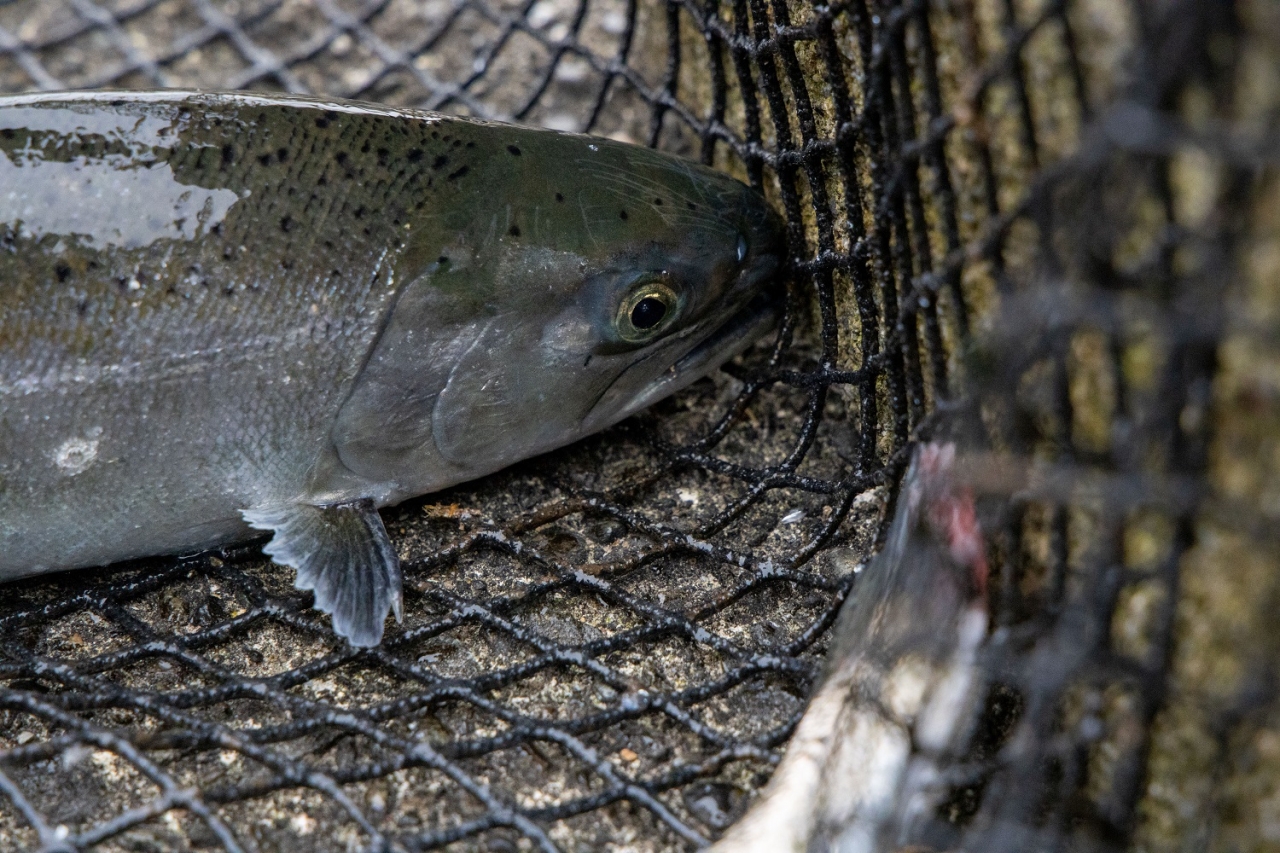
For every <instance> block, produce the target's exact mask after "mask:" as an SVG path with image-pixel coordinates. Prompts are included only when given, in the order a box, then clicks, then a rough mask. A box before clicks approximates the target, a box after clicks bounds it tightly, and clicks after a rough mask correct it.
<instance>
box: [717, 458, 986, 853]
mask: <svg viewBox="0 0 1280 853" xmlns="http://www.w3.org/2000/svg"><path fill="white" fill-rule="evenodd" d="M956 457H957V453H956V445H955V444H953V443H949V442H947V443H943V442H930V443H925V444H920V445H917V446H916V447H915V448H914V450H913V453H912V457H911V461H910V463H909V465H908V467H907V471H906V473H905V474H904V475H903V478H902V483H901V485H900V486H899V490H898V499H897V508H896V511H895V513H894V516H893V519H892V520H891V522H890V524H889V530H888V532H887V533H886V536H885V544H884V547H883V548H882V549H881V550H880V552H879V553H878V554H876V555H875V557H873V558H872V559H871V560H870V561H869V562H868V563H866V564H865V565H864V566H862V567H861V569H860V571H859V573H858V580H857V582H856V583H855V584H854V587H853V591H852V593H851V594H850V596H849V598H847V599H846V600H845V602H844V604H843V605H842V606H841V608H840V614H839V616H838V617H837V618H836V623H835V626H834V627H833V629H832V643H831V648H830V650H829V652H828V654H827V659H826V664H825V667H824V669H825V672H824V675H823V678H822V681H821V683H820V684H819V686H818V688H817V690H815V691H814V695H813V698H812V699H811V700H810V702H809V706H808V708H807V709H806V710H805V712H804V714H803V716H802V717H801V718H800V721H799V723H798V724H797V725H796V730H795V734H794V735H792V737H791V741H790V743H789V744H788V745H787V751H786V754H785V755H784V756H783V758H782V760H781V762H780V763H779V765H778V769H777V770H776V771H775V772H774V774H773V777H772V778H771V779H770V780H769V784H768V785H767V786H766V788H765V790H764V791H763V792H762V794H761V795H760V798H759V800H757V802H756V803H755V804H754V805H753V806H752V807H751V808H750V809H749V810H748V811H747V813H746V814H745V815H744V816H743V817H742V818H741V819H740V820H739V821H737V822H736V823H735V824H734V825H733V826H732V827H730V828H729V830H728V832H726V833H725V835H724V836H723V837H722V838H721V839H720V840H719V841H718V842H716V843H715V844H714V845H712V846H711V847H710V851H711V853H827V851H832V853H835V851H839V853H877V851H885V853H888V851H903V852H904V853H905V851H921V853H923V851H926V850H935V849H941V850H950V849H954V848H953V846H952V845H950V844H947V843H942V844H937V843H935V842H936V841H937V839H935V838H931V837H930V836H929V832H930V831H932V830H933V829H935V828H936V827H934V826H933V825H932V823H931V822H930V821H931V818H933V817H934V815H935V814H936V812H937V811H938V808H939V806H940V805H941V803H942V802H943V800H944V798H945V796H946V795H947V794H948V792H949V790H950V788H949V779H950V776H951V775H953V774H949V772H948V771H949V770H950V769H951V768H952V767H954V766H955V765H957V764H959V763H960V761H959V759H960V758H962V757H963V753H964V749H965V747H966V745H967V744H968V742H969V739H970V736H971V734H972V732H973V730H974V727H975V725H976V723H977V719H978V716H979V714H980V712H981V710H982V707H983V700H984V698H985V696H986V690H987V687H988V684H987V680H988V677H987V676H986V675H985V674H984V670H983V668H982V665H981V663H982V660H981V652H982V648H983V644H984V642H985V640H986V638H987V632H988V630H989V622H990V619H989V615H988V607H987V584H988V571H989V570H988V565H987V558H986V542H985V539H984V536H983V531H982V525H981V524H980V522H979V520H978V514H977V510H976V503H975V499H974V494H973V490H972V489H971V487H970V486H968V485H967V483H966V481H965V480H964V479H962V477H961V476H960V475H959V473H958V469H959V468H960V467H961V466H960V465H959V464H958V463H957V458H956ZM839 556H844V557H846V558H847V557H848V555H839Z"/></svg>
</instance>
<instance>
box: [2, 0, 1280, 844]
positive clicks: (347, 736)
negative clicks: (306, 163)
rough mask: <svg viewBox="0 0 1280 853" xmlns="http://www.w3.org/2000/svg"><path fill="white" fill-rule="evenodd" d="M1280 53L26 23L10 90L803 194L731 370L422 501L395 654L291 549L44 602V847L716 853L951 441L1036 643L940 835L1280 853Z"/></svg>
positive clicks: (987, 720)
mask: <svg viewBox="0 0 1280 853" xmlns="http://www.w3.org/2000/svg"><path fill="white" fill-rule="evenodd" d="M1277 33H1280V11H1277V10H1276V9H1275V8H1274V7H1273V6H1272V5H1271V4H1268V3H1267V2H1265V0H1254V2H1244V0H1241V2H1238V3H1235V4H1231V3H1226V2H1217V0H1144V1H1143V2H1139V0H1134V2H1129V3H1121V2H1113V0H928V2H926V0H906V1H905V2H883V3H878V2H873V0H850V2H839V3H832V4H826V5H824V4H804V3H795V2H787V0H671V1H670V2H648V0H536V2H534V0H520V2H491V1H490V0H424V2H416V1H415V0H368V2H356V0H311V1H310V2H303V1H302V0H296V2H284V1H283V0H163V1H162V2H155V0H115V1H114V2H105V0H103V2H91V0H54V2H49V0H16V2H0V90H3V91H7V92H17V91H24V90H30V89H54V88H91V87H146V88H151V87H170V86H172V87H200V88H208V89H234V88H254V89H264V90H281V91H290V92H310V93H317V94H326V95H334V96H342V97H352V98H360V99H366V100H373V101H382V102H388V103H394V104H406V105H415V106H422V107H426V108H430V109H437V110H443V111H450V112H459V113H464V114H469V115H476V116H482V117H486V118H496V119H504V120H514V121H520V122H528V123H533V124H539V125H543V126H548V127H553V128H557V129H561V130H572V131H581V132H590V133H596V134H602V135H607V136H612V137H614V138H618V139H623V140H626V141H631V142H636V143H640V144H648V145H656V146H659V147H661V148H664V149H666V150H669V151H672V152H675V153H680V154H684V155H686V156H690V157H693V158H696V159H701V160H702V161H704V162H707V163H710V164H713V165H715V166H717V167H719V168H722V169H725V170H727V171H729V172H732V173H734V174H736V175H738V176H739V177H741V178H742V179H744V180H746V181H748V182H750V183H751V184H752V185H753V186H755V187H756V188H757V189H759V190H761V191H762V192H763V193H765V195H766V196H767V197H768V198H769V199H770V200H771V201H772V202H773V203H774V204H775V205H776V206H777V208H778V209H779V210H780V211H782V212H783V213H784V214H785V216H786V219H787V222H788V225H789V229H788V234H789V242H790V250H791V258H792V261H791V264H790V267H789V270H788V278H789V291H790V310H789V312H788V317H787V319H786V320H785V321H784V323H783V326H782V328H781V329H780V330H779V332H778V333H777V335H776V336H775V337H774V338H773V339H771V340H770V341H766V342H764V343H762V345H760V346H758V347H757V348H756V349H755V350H753V351H752V352H750V353H748V354H747V355H746V356H745V357H744V358H742V359H740V360H739V361H737V362H735V363H734V364H732V365H730V366H729V367H728V368H726V369H725V370H724V371H723V372H721V373H719V374H717V375H716V376H714V377H711V378H709V379H706V380H703V381H702V382H700V383H698V384H697V385H695V386H694V387H692V388H691V389H689V390H688V391H686V392H683V393H682V394H680V395H677V396H676V397H675V398H673V399H671V400H668V401H665V402H663V403H661V404H659V405H658V406H656V407H655V408H654V409H653V410H652V411H651V412H649V413H646V414H644V415H641V416H639V417H637V418H634V419H632V420H630V421H628V422H626V423H624V424H622V425H620V426H619V427H617V428H615V429H613V430H610V431H609V432H607V433H605V434H603V435H601V436H598V437H596V438H593V439H590V440H588V441H586V442H583V443H581V444H579V445H576V446H574V447H572V448H569V449H567V450H565V451H561V452H557V453H554V454H550V455H549V456H546V457H542V458H539V459H536V460H533V461H530V462H527V463H523V464H521V465H518V466H515V467H514V468H512V469H510V470H508V471H506V472H503V473H501V474H498V475H496V476H493V477H490V478H487V479H486V480H484V481H481V482H478V483H475V484H471V485H467V486H463V487H459V488H454V489H450V490H448V491H446V492H442V493H438V494H435V495H430V496H427V497H426V498H423V499H420V500H416V501H411V502H409V503H406V504H404V505H402V506H400V507H398V508H395V509H393V510H389V511H387V512H385V513H384V518H385V519H386V522H387V526H388V529H389V531H390V533H391V535H392V539H393V541H394V542H395V544H396V546H397V548H398V550H399V552H400V556H401V559H402V561H403V563H404V573H405V609H406V619H405V623H404V625H403V626H398V627H394V628H392V629H391V630H390V631H389V633H388V635H387V639H386V641H385V642H384V643H383V644H382V645H381V646H380V647H378V648H376V649H372V650H353V649H351V648H350V647H348V646H346V645H345V644H344V643H343V642H341V641H340V640H339V639H338V638H337V637H336V636H334V635H333V633H332V632H331V631H330V629H329V626H328V620H327V619H326V618H324V617H323V616H322V615H321V614H318V613H316V612H314V611H313V610H312V609H311V608H310V599H309V597H308V596H306V595H303V594H301V593H298V592H296V591H294V590H293V588H292V572H291V571H289V570H284V569H281V568H279V567H276V566H272V565H271V564H270V563H268V562H267V561H265V560H264V559H263V557H262V556H261V552H260V550H259V549H258V548H257V547H256V546H249V547H244V548H236V549H229V550H227V551H224V552H220V553H215V554H209V555H205V556H202V557H199V558H195V559H188V560H181V561H179V560H174V559H155V560H147V561H141V562H138V563H134V564H130V565H126V566H121V567H117V568H115V569H113V570H110V571H107V570H90V571H81V572H76V573H69V574H65V575H61V576H56V577H50V578H45V579H39V580H37V581H32V582H24V583H20V584H9V585H6V586H5V587H3V588H2V589H0V848H3V849H16V850H26V849H47V850H63V849H67V850H175V849H221V850H285V849H289V850H292V849H308V850H348V849H366V848H374V849H378V848H382V849H406V850H418V849H439V848H449V849H458V850H463V849H477V850H493V851H502V850H524V849H545V850H551V849H565V850H597V849H617V850H667V849H681V848H687V847H696V846H698V845H701V844H704V843H705V842H707V841H708V840H710V839H713V838H715V837H717V836H718V835H719V834H721V833H722V832H723V831H724V830H725V828H726V827H728V826H729V825H730V824H731V823H732V821H733V820H735V819H736V818H737V817H738V816H740V815H741V814H742V813H743V811H744V810H745V809H746V808H747V806H748V805H749V803H750V801H751V800H752V798H753V797H754V796H755V794H756V792H758V791H759V789H760V788H761V787H762V786H763V785H764V784H765V782H766V781H767V780H768V778H769V775H770V773H771V770H772V768H773V766H774V765H775V764H776V762H777V760H778V758H779V756H780V755H781V753H782V751H783V750H784V749H785V746H786V743H787V739H788V737H789V735H790V733H791V732H792V731H793V729H794V727H795V725H796V722H797V720H798V719H799V717H800V714H801V713H802V712H803V710H804V705H805V700H806V697H807V696H808V694H809V691H810V690H811V688H812V687H813V685H814V683H815V681H816V679H817V678H818V677H819V674H820V671H821V660H822V656H823V653H824V652H825V650H826V645H827V641H828V633H829V629H830V626H831V624H832V622H833V620H834V618H835V615H836V612H837V611H838V609H839V607H840V604H841V603H842V601H843V600H844V598H845V597H846V596H847V595H848V594H849V593H850V591H851V590H853V591H854V592H855V594H856V588H857V584H856V578H857V573H856V571H855V568H856V567H857V565H858V564H859V563H860V562H861V561H863V560H865V559H866V558H867V557H868V556H869V555H870V554H871V553H872V552H873V550H874V547H875V542H876V538H877V535H878V534H879V532H880V531H881V528H882V527H883V522H884V519H885V518H886V517H887V513H886V510H887V508H888V507H889V506H890V505H891V504H892V501H893V486H894V484H895V483H896V479H897V476H898V474H899V473H900V472H901V470H902V468H903V466H904V465H905V463H906V460H907V458H908V452H909V443H910V442H911V441H912V440H914V439H917V438H922V437H929V436H932V435H934V434H935V433H938V434H948V435H955V436H958V437H960V438H961V439H962V446H964V447H966V448H967V449H969V450H970V451H971V453H972V457H973V458H974V459H977V460H978V464H975V465H972V466H971V469H972V470H974V471H976V472H977V473H975V474H974V475H973V476H974V479H975V481H976V484H977V486H978V487H979V488H980V490H982V491H983V493H984V494H985V495H987V496H988V498H990V499H992V500H994V501H995V502H996V503H997V504H999V506H1000V511H999V512H998V513H996V514H995V517H996V518H998V519H999V523H997V524H995V525H992V526H991V527H990V529H989V530H988V533H989V538H990V540H991V541H990V547H991V554H992V559H993V567H994V569H995V572H996V573H995V575H994V581H993V585H992V592H991V601H990V607H991V610H992V614H993V623H994V626H995V628H994V630H993V633H992V636H991V638H990V640H989V642H988V644H987V650H986V654H985V657H984V658H983V667H984V672H985V673H986V683H987V685H988V690H987V700H986V706H985V708H984V709H983V711H982V713H981V714H980V718H979V721H978V723H977V724H976V725H975V726H974V728H973V732H972V744H971V748H970V749H969V751H968V752H967V753H965V754H964V755H960V756H957V758H956V762H955V767H953V768H951V769H952V771H953V776H949V777H948V779H947V782H948V784H949V785H951V786H952V789H953V790H952V793H951V795H950V796H949V797H948V798H947V799H946V805H945V807H944V808H942V809H940V810H939V811H938V813H937V814H933V815H929V816H928V819H927V820H925V821H924V822H923V823H922V825H921V826H919V827H917V828H916V832H917V836H918V839H917V840H919V841H920V843H922V844H925V845H927V846H932V847H933V848H934V849H939V850H942V849H974V850H976V849H983V850H995V849H1007V850H1031V849H1045V850H1049V849H1054V850H1058V849H1094V848H1105V849H1120V848H1127V847H1130V846H1132V847H1136V848H1138V849H1183V848H1185V849H1197V850H1198V849H1207V848H1213V849H1268V848H1267V847H1266V845H1268V844H1269V845H1277V844H1280V770H1277V767H1278V766H1280V716H1278V714H1280V710H1278V707H1277V703H1276V701H1275V696H1274V691H1275V684H1276V679H1275V672H1274V665H1275V661H1276V660H1277V652H1278V651H1280V650H1278V649H1277V648H1276V644H1277V640H1276V639H1275V636H1276V635H1275V632H1274V631H1272V630H1269V628H1268V622H1267V620H1268V618H1269V617H1270V616H1271V614H1274V613H1275V612H1276V608H1277V604H1280V585H1278V584H1277V582H1276V571H1275V564H1276V563H1275V556H1276V550H1277V548H1276V545H1277V542H1276V536H1275V534H1274V532H1273V530H1274V524H1272V523H1271V520H1272V519H1273V518H1274V517H1275V515H1276V514H1277V510H1278V508H1280V492H1277V486H1276V484H1277V483H1280V477H1277V476H1276V467H1277V465H1278V464H1280V463H1278V462H1277V460H1280V453H1277V452H1276V447H1278V446H1280V406H1278V405H1277V403H1278V401H1280V390H1278V389H1280V380H1278V379H1277V378H1276V377H1277V376H1280V359H1278V358H1277V352H1276V350H1277V340H1276V332H1275V330H1276V328H1277V312H1278V311H1280V293H1278V292H1277V291H1276V287H1277V282H1280V222H1277V216H1280V194H1278V192H1277V186H1276V181H1275V174H1274V171H1275V170H1274V165H1275V162H1276V158H1277V154H1278V153H1280V152H1278V149H1277V143H1276V139H1277V136H1276V129H1277V128H1276V122H1277V116H1278V115H1280V113H1277V106H1280V72H1278V71H1277V68H1280V61H1278V60H1280V44H1278V43H1277V40H1278V39H1280V36H1277V35H1276V34H1277ZM0 287H2V283H0ZM2 298H3V297H2V293H0V310H2V308H3V303H2ZM0 357H3V353H2V352H0ZM1010 460H1013V462H1012V463H1011V462H1010ZM0 487H2V484H0Z"/></svg>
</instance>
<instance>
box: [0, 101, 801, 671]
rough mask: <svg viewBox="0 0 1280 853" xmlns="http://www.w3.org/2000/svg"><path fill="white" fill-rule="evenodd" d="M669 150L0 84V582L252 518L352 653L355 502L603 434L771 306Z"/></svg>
mask: <svg viewBox="0 0 1280 853" xmlns="http://www.w3.org/2000/svg"><path fill="white" fill-rule="evenodd" d="M781 253H782V239H781V228H780V225H779V222H778V220H777V218H776V216H775V215H774V214H773V213H772V212H771V211H770V209H769V208H768V206H767V205H766V203H765V202H764V200H763V199H762V198H761V197H760V196H758V195H757V194H755V193H754V192H752V191H751V190H750V189H749V188H747V187H745V186H743V185H742V184H740V183H738V182H737V181H734V180H733V179H731V178H729V177H727V176H725V175H722V174H720V173H717V172H714V171H712V170H710V169H706V168H703V167H701V166H698V165H696V164H694V163H691V162H688V161H685V160H682V159H678V158H675V157H671V156H666V155H663V154H660V153H657V152H654V151H651V150H648V149H643V148H638V147H635V146H628V145H623V144H620V143H615V142H611V141H608V140H604V139H596V138H591V137H584V136H576V135H570V134H560V133H554V132H550V131H543V130H535V129H528V128H519V127H511V126H505V125H500V124H494V123H489V122H482V121H474V120H468V119H462V118H455V117H448V116H442V115H436V114H432V113H426V112H420V111H413V110H398V109H391V108H387V107H381V106H375V105H371V104H359V103H351V102H329V101H321V100H312V99H305V98H294V97H276V96H271V97H267V96H262V95H253V94H210V93H198V92H180V91H159V92H142V93H139V92H93V93H51V94H38V95H25V96H17V97H7V98H0V580H3V579H11V578H18V577H23V576H27V575H35V574H39V573H42V572H51V571H57V570H61V569H70V568H75V567H82V566H95V565H102V564H107V563H112V562H115V561H119V560H124V559H128V558H133V557H140V556H146V555H154V554H168V553H182V552H194V551H197V550H202V549H206V548H210V547H213V546H217V545H221V544H224V543H228V542H234V541H237V540H242V539H245V538H246V537H250V536H252V535H254V532H253V531H254V530H265V531H271V532H272V533H273V536H272V538H271V541H270V542H269V543H268V544H267V546H266V549H265V550H266V552H267V553H268V554H269V555H271V556H272V557H273V558H274V559H275V560H276V561H277V562H279V563H282V564H284V565H288V566H292V567H293V568H295V569H297V573H298V574H297V585H298V587H299V588H301V589H310V590H314V592H315V599H316V606H317V607H319V608H320V609H322V610H324V611H325V612H328V613H331V614H332V616H333V624H334V627H335V629H336V630H337V631H338V632H339V633H340V634H342V635H343V636H345V637H347V638H348V639H349V640H350V641H351V642H352V643H353V644H354V645H357V646H370V645H375V644H377V643H378V642H380V640H381V637H382V634H383V628H384V623H385V620H386V616H387V614H388V612H389V611H391V610H394V611H395V613H396V616H397V618H399V617H400V609H401V605H400V601H401V598H400V585H401V578H400V568H399V563H398V561H397V558H396V554H395V551H394V549H393V547H392V545H391V543H390V541H389V540H388V538H387V533H386V530H385V529H384V527H383V524H382V521H381V519H380V517H379V515H378V512H377V508H378V507H383V506H387V505H390V504H395V503H397V502H399V501H402V500H404V499H406V498H409V497H413V496H416V495H421V494H424V493H427V492H431V491H434V490H437V489H441V488H444V487H446V486H449V485H452V484H454V483H458V482H461V481H465V480H470V479H473V478H476V477H479V476H481V475H484V474H487V473H490V472H492V471H495V470H497V469H499V468H502V467H503V466H505V465H508V464H510V463H512V462H515V461H517V460H520V459H525V458H528V457H530V456H533V455H535V454H538V453H542V452H544V451H547V450H550V449H552V448H555V447H559V446H562V445H565V444H567V443H569V442H572V441H574V440H576V439H578V438H580V437H582V436H585V435H588V434H590V433H593V432H596V431H598V430H601V429H603V428H605V427H607V426H609V425H611V424H613V423H616V422H617V421H619V420H621V419H622V418H625V417H627V416H628V415H630V414H632V413H633V412H636V411H637V410H639V409H641V408H643V407H645V406H648V405H649V404H650V403H653V402H654V401H656V400H658V399H660V398H662V397H664V396H666V395H668V394H670V393H671V392H673V391H675V390H676V389H678V388H681V387H682V386H685V385H687V384H688V383H689V382H691V381H693V380H694V379H696V378H698V377H699V376H702V375H704V374H705V373H706V372H707V371H709V370H711V369H712V368H714V367H715V366H717V365H719V364H720V363H722V362H723V361H724V360H726V359H727V358H729V357H730V356H732V355H734V354H735V353H737V352H740V351H741V350H742V349H744V348H745V347H746V346H747V345H748V344H749V343H750V342H751V341H752V340H753V339H754V338H756V337H758V336H759V335H760V334H761V333H762V332H763V331H764V330H765V329H767V328H768V327H769V325H770V324H771V323H772V322H773V318H774V316H775V314H776V306H777V300H776V298H774V297H773V295H772V290H771V288H769V287H768V283H769V281H770V279H771V277H772V276H773V274H774V272H775V270H776V269H777V268H778V265H779V263H780V259H781Z"/></svg>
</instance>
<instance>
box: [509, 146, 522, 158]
mask: <svg viewBox="0 0 1280 853" xmlns="http://www.w3.org/2000/svg"><path fill="white" fill-rule="evenodd" d="M507 150H508V151H510V152H511V156H513V157H519V156H520V149H519V148H517V147H515V146H514V145H508V146H507Z"/></svg>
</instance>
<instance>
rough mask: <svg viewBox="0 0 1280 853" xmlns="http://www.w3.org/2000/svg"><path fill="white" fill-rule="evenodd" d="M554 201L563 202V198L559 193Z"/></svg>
mask: <svg viewBox="0 0 1280 853" xmlns="http://www.w3.org/2000/svg"><path fill="white" fill-rule="evenodd" d="M556 201H564V196H563V195H561V194H560V193H556Z"/></svg>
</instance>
